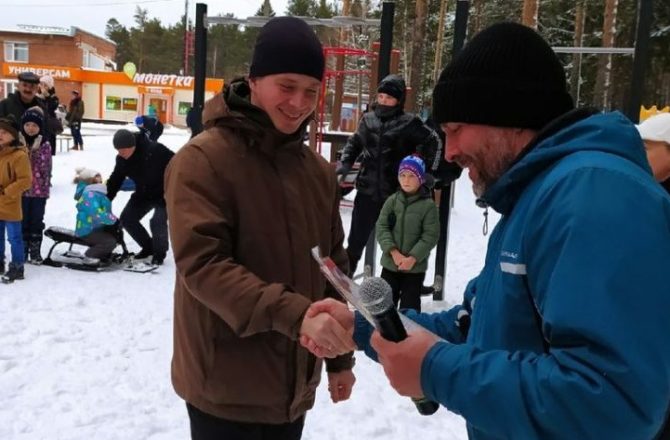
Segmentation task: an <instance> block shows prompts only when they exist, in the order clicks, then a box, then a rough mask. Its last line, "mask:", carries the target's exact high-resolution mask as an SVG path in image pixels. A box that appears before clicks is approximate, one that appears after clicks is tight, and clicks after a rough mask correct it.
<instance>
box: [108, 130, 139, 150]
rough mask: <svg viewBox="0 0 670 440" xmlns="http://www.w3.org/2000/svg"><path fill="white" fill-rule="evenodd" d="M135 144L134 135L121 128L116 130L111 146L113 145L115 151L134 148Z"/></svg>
mask: <svg viewBox="0 0 670 440" xmlns="http://www.w3.org/2000/svg"><path fill="white" fill-rule="evenodd" d="M135 143H136V142H135V134H134V133H133V132H132V131H128V130H126V129H123V128H122V129H121V130H117V131H116V133H114V138H113V139H112V144H114V148H116V149H117V150H120V149H122V148H132V147H134V146H135Z"/></svg>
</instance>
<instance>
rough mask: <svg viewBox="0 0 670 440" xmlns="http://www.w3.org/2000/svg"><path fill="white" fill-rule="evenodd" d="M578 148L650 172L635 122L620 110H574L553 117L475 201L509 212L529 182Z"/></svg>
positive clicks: (575, 151) (499, 210)
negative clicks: (605, 111)
mask: <svg viewBox="0 0 670 440" xmlns="http://www.w3.org/2000/svg"><path fill="white" fill-rule="evenodd" d="M581 151H600V152H604V153H610V154H614V155H617V156H620V157H623V158H625V159H627V160H629V161H631V162H633V163H635V164H637V165H638V166H640V167H641V168H643V169H645V170H646V171H648V172H650V173H651V169H650V167H649V164H648V162H647V156H646V154H645V151H644V145H643V144H642V139H641V138H640V135H639V133H638V131H637V129H636V128H635V125H633V123H632V122H631V121H630V120H629V119H628V118H626V117H625V116H624V115H623V114H621V113H620V112H612V113H597V112H596V111H595V110H593V109H577V110H574V111H572V112H569V113H567V114H565V115H563V116H562V117H560V118H558V119H556V120H554V121H553V122H552V123H550V124H549V125H548V126H547V127H545V128H544V129H543V130H542V131H540V133H538V135H537V136H536V137H535V139H534V140H533V141H531V142H530V143H529V144H528V146H527V147H526V148H525V149H524V151H522V153H521V154H520V155H519V157H518V158H517V159H516V161H515V162H514V163H513V164H512V165H511V167H510V168H509V169H508V170H507V171H506V172H505V173H504V174H503V175H502V176H501V177H500V178H499V179H498V180H497V181H496V182H495V183H494V184H493V185H492V186H491V187H489V188H488V189H487V190H486V192H485V193H484V194H483V195H482V197H481V198H480V199H479V200H478V201H477V203H478V205H480V206H482V207H486V206H491V207H492V208H493V209H495V210H496V211H497V212H499V213H501V214H509V213H510V212H511V210H512V208H513V207H514V205H515V204H516V202H517V200H518V199H519V196H520V195H521V194H522V193H523V191H524V189H525V188H526V187H527V186H528V184H529V183H530V182H531V181H532V180H533V179H535V177H537V176H538V175H539V174H541V173H543V172H544V171H545V170H547V169H549V168H550V167H552V166H553V165H554V164H556V163H557V162H559V161H560V160H561V159H563V158H565V157H566V156H569V155H571V154H573V153H577V152H581Z"/></svg>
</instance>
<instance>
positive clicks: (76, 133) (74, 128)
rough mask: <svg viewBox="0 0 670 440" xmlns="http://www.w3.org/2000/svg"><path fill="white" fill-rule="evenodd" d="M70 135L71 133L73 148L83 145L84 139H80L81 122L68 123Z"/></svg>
mask: <svg viewBox="0 0 670 440" xmlns="http://www.w3.org/2000/svg"><path fill="white" fill-rule="evenodd" d="M70 133H72V141H73V142H74V145H75V146H77V145H79V146H83V145H84V138H82V137H81V122H70Z"/></svg>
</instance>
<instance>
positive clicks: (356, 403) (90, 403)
mask: <svg viewBox="0 0 670 440" xmlns="http://www.w3.org/2000/svg"><path fill="white" fill-rule="evenodd" d="M119 127H120V126H110V125H106V124H84V126H83V133H84V136H85V139H84V142H85V150H84V151H70V152H64V153H59V154H58V155H57V156H56V157H55V158H54V170H53V188H52V195H51V198H50V199H49V201H48V202H47V209H46V218H45V223H46V225H47V226H64V227H70V228H71V227H73V226H74V221H75V212H76V211H75V202H74V200H73V194H74V185H73V183H72V179H73V177H74V169H75V168H76V167H79V166H86V167H89V168H94V169H97V170H98V171H100V172H101V173H102V174H103V175H104V176H109V173H110V172H111V170H112V168H113V166H114V157H115V150H114V149H113V148H112V142H111V138H112V134H113V132H114V131H115V130H116V129H118V128H119ZM125 127H128V128H131V127H132V126H130V125H128V126H125ZM187 139H188V132H187V131H185V130H180V129H178V128H174V127H166V130H165V134H164V135H163V137H162V138H161V141H162V142H163V143H164V144H166V145H167V146H168V147H170V148H172V149H174V150H177V149H178V148H179V147H180V146H181V145H183V144H184V143H185V142H186V140H187ZM456 188H457V189H456V197H455V202H456V203H455V208H454V210H453V214H452V225H451V232H450V243H449V254H448V264H447V267H448V271H447V277H446V294H445V301H444V302H439V303H438V302H433V301H432V299H431V298H424V303H423V305H424V308H425V309H426V310H441V309H444V308H447V307H449V306H450V305H452V304H455V303H457V302H459V301H460V296H461V292H462V290H463V288H464V287H465V285H466V283H467V281H468V280H469V279H470V278H471V277H473V276H475V275H476V274H477V272H478V270H479V269H480V268H481V265H482V263H483V259H484V253H485V246H486V237H483V236H482V233H481V227H482V221H483V217H482V212H481V210H480V209H478V208H476V207H475V204H474V196H473V195H472V193H471V190H470V182H469V181H468V178H467V176H465V177H463V178H462V179H461V180H460V181H459V182H458V184H457V186H456ZM128 197H129V194H128V193H120V194H119V196H117V199H116V200H115V201H114V205H113V206H114V211H115V213H117V214H119V213H120V211H121V209H122V208H123V206H124V205H125V202H126V200H127V198H128ZM491 217H492V218H491V219H490V221H491V225H493V224H494V223H495V221H497V216H494V215H491ZM342 218H343V222H344V225H345V230H347V231H348V227H349V222H350V219H351V211H350V209H347V208H344V209H343V210H342ZM145 222H146V224H147V225H148V217H147V218H146V219H145ZM50 246H51V241H50V240H49V239H46V238H45V240H44V243H43V246H42V251H43V254H46V252H47V251H48V249H49V247H50ZM128 246H129V248H130V249H131V250H137V249H138V246H137V245H136V244H135V243H133V242H132V240H130V239H129V243H128ZM6 248H7V251H6V252H7V255H9V246H6ZM61 250H64V248H61ZM433 269H434V268H433V267H431V268H430V271H429V275H430V276H431V277H432V272H433ZM431 279H432V278H431ZM173 285H174V261H173V259H172V256H171V255H168V258H167V259H166V261H165V264H164V266H162V267H161V268H160V269H159V270H158V271H157V272H156V273H150V274H136V273H129V272H123V271H117V272H106V273H89V272H79V271H74V270H69V269H64V268H61V269H58V268H52V267H46V266H31V265H27V266H26V279H25V280H24V281H17V282H16V283H14V284H12V285H0V316H2V320H0V395H2V399H1V400H0V439H6V440H10V439H16V440H28V439H30V440H35V439H49V440H53V439H66V440H71V439H92V438H95V439H102V440H113V439H123V440H128V439H147V440H168V439H184V438H188V437H189V425H188V416H187V413H186V407H185V404H184V402H183V401H182V400H181V399H180V398H179V397H178V396H177V395H176V394H175V393H174V391H173V389H172V385H171V383H170V359H171V355H172V291H173ZM355 374H356V377H357V383H356V385H355V387H354V392H353V395H352V397H351V399H350V400H348V401H346V402H342V403H338V404H337V405H334V404H332V403H331V402H330V400H329V396H328V392H327V389H326V377H325V373H324V380H323V381H322V383H321V385H320V386H319V390H318V392H317V401H316V404H315V407H314V409H313V410H312V411H310V412H309V413H308V414H307V419H306V423H305V429H304V435H303V439H305V440H327V439H337V440H349V439H352V440H353V439H381V438H384V439H386V438H391V439H394V440H410V439H412V440H413V439H415V438H435V439H438V438H439V439H444V440H452V439H454V440H455V439H465V438H466V437H467V436H466V432H465V424H464V422H463V419H461V418H460V417H459V416H457V415H454V414H452V413H450V412H448V411H447V410H446V409H444V408H441V409H440V410H439V411H438V412H437V413H436V414H435V415H433V416H430V417H422V416H420V415H418V413H417V412H416V409H415V408H414V406H413V404H412V403H411V402H410V400H409V399H407V398H404V397H401V396H398V395H397V394H396V393H395V392H394V391H393V390H392V388H391V387H390V386H389V384H388V381H387V379H386V377H385V376H384V374H383V371H382V369H381V367H380V366H379V365H377V364H375V363H374V362H372V361H370V360H369V359H368V358H366V357H365V356H364V355H363V354H362V353H359V354H358V355H357V365H356V368H355ZM445 374H448V373H447V372H445Z"/></svg>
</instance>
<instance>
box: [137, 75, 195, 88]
mask: <svg viewBox="0 0 670 440" xmlns="http://www.w3.org/2000/svg"><path fill="white" fill-rule="evenodd" d="M133 82H134V83H135V84H141V85H144V86H168V87H193V77H192V76H179V75H162V74H160V73H136V74H135V76H134V77H133Z"/></svg>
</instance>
